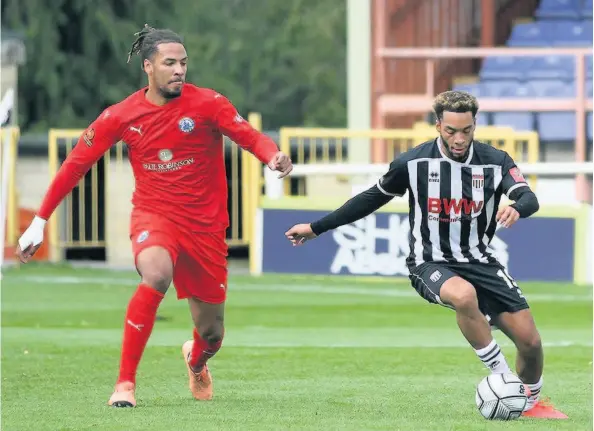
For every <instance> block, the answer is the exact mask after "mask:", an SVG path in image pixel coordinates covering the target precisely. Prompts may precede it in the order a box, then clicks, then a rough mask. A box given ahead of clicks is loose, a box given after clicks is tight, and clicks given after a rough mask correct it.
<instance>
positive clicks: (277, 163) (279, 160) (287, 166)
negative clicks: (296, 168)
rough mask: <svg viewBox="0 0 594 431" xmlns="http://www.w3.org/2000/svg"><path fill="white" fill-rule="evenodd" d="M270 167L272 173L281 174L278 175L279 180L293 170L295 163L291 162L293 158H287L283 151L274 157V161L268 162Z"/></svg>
mask: <svg viewBox="0 0 594 431" xmlns="http://www.w3.org/2000/svg"><path fill="white" fill-rule="evenodd" d="M268 167H269V168H270V170H272V171H278V172H280V174H279V175H278V177H279V178H284V177H286V176H287V175H289V174H290V173H291V171H292V170H293V162H291V158H290V157H289V156H287V155H286V154H285V153H283V152H282V151H279V152H278V153H276V154H275V155H274V157H273V158H272V160H271V161H270V162H268Z"/></svg>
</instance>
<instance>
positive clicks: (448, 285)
mask: <svg viewBox="0 0 594 431" xmlns="http://www.w3.org/2000/svg"><path fill="white" fill-rule="evenodd" d="M440 297H441V300H442V301H444V302H446V303H448V304H450V305H452V306H453V307H454V308H455V309H456V310H469V309H475V308H476V309H478V298H477V296H476V290H475V289H474V287H473V286H472V284H470V283H468V282H467V281H465V280H462V279H460V278H452V279H450V280H448V281H446V282H445V283H444V284H443V286H442V287H441V290H440Z"/></svg>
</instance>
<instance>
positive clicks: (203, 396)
mask: <svg viewBox="0 0 594 431" xmlns="http://www.w3.org/2000/svg"><path fill="white" fill-rule="evenodd" d="M193 345H194V341H193V340H190V341H186V342H185V343H184V345H183V346H182V355H183V357H184V362H185V363H186V368H187V369H188V377H189V378H190V391H191V392H192V395H193V396H194V398H196V399H197V400H201V401H206V400H212V376H211V374H210V371H208V366H207V365H204V367H203V368H202V370H200V371H199V372H197V373H196V372H194V370H192V367H190V354H191V353H192V346H193Z"/></svg>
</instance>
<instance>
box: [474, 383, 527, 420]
mask: <svg viewBox="0 0 594 431" xmlns="http://www.w3.org/2000/svg"><path fill="white" fill-rule="evenodd" d="M526 392H527V391H526V387H525V386H524V384H523V383H522V381H521V380H520V379H519V378H518V376H515V375H514V374H491V375H489V376H487V377H485V378H484V379H483V380H481V382H480V383H479V384H478V386H477V388H476V406H477V407H478V410H479V412H481V414H482V415H483V416H484V418H485V419H490V420H504V421H509V420H513V419H517V418H519V417H520V416H521V415H522V412H523V411H524V408H525V407H526V403H527V402H528V398H527V394H526Z"/></svg>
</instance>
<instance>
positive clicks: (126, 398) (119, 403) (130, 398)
mask: <svg viewBox="0 0 594 431" xmlns="http://www.w3.org/2000/svg"><path fill="white" fill-rule="evenodd" d="M135 389H136V385H135V384H134V383H132V382H122V383H118V384H116V386H115V390H114V392H113V394H112V395H111V397H110V398H109V401H108V402H107V405H108V406H111V407H136V398H135V397H134V390H135Z"/></svg>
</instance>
